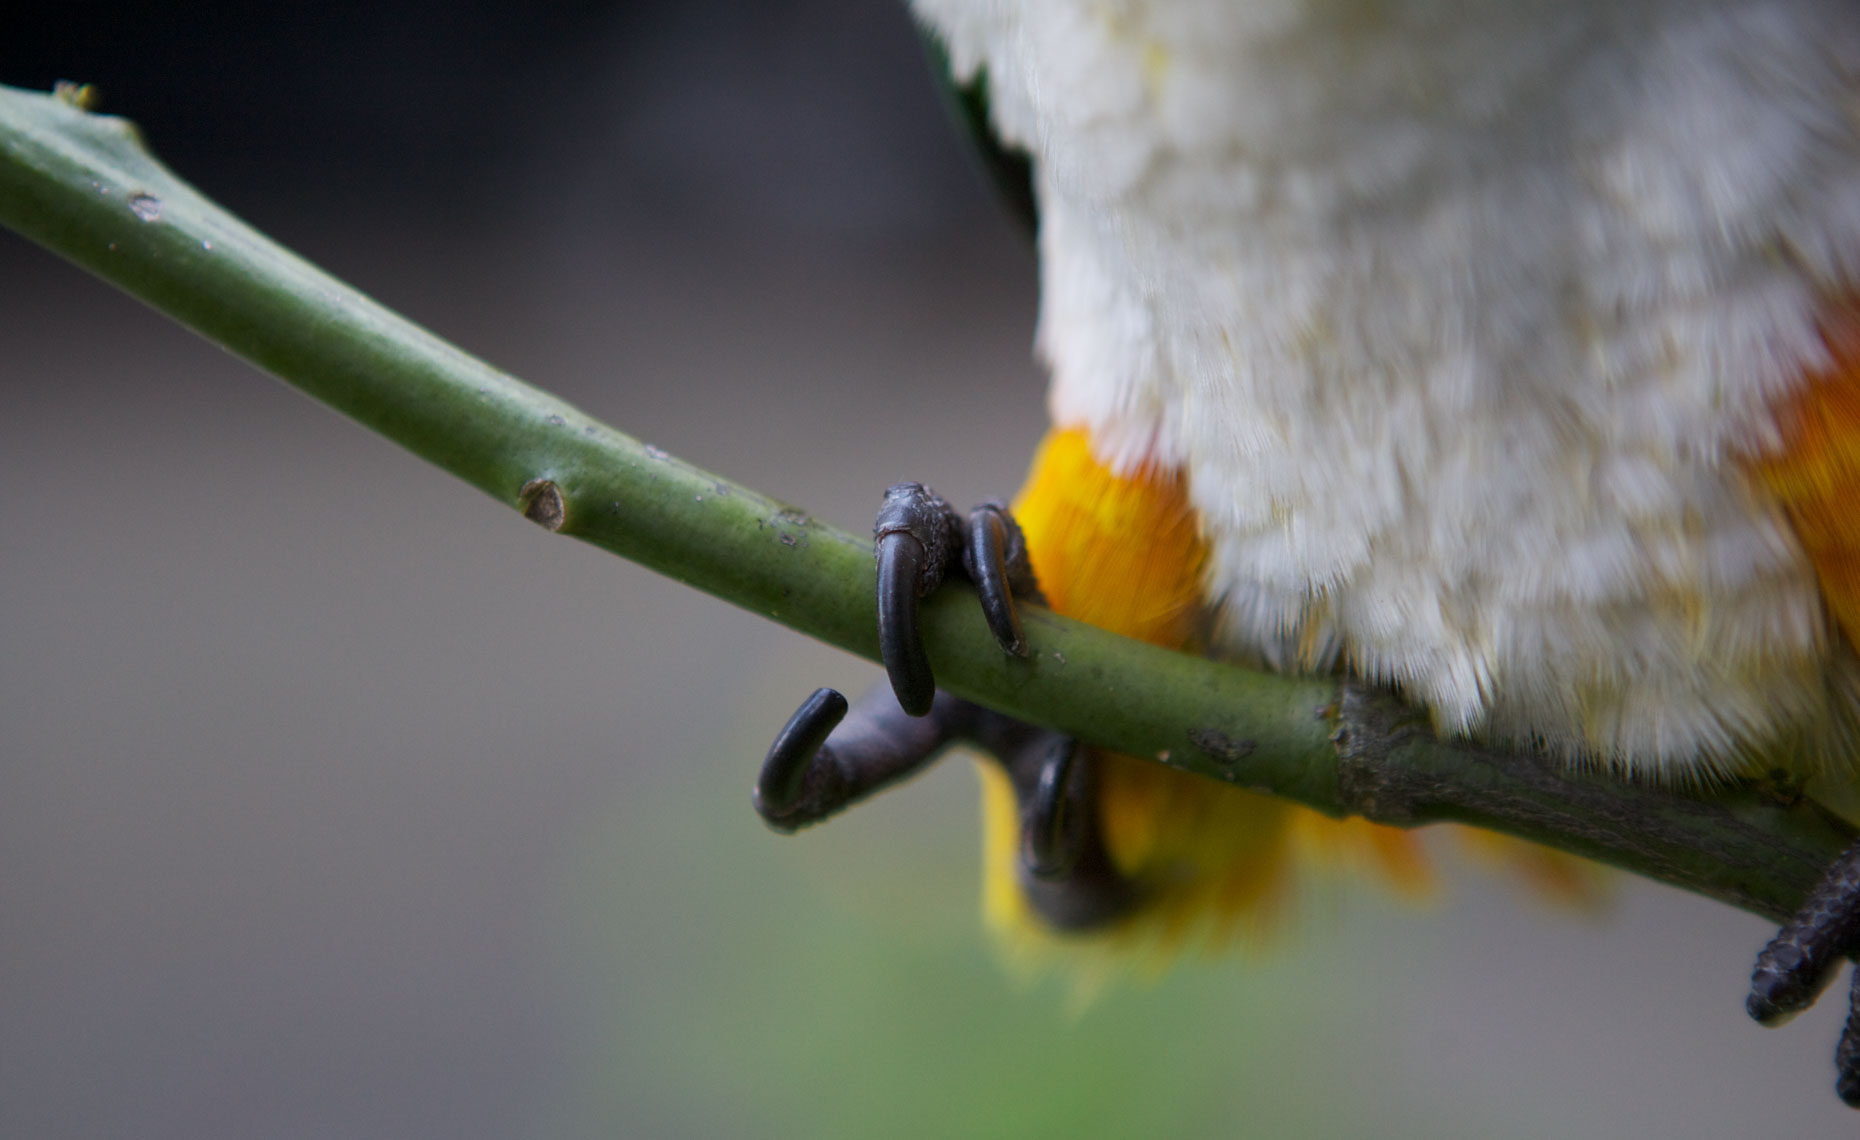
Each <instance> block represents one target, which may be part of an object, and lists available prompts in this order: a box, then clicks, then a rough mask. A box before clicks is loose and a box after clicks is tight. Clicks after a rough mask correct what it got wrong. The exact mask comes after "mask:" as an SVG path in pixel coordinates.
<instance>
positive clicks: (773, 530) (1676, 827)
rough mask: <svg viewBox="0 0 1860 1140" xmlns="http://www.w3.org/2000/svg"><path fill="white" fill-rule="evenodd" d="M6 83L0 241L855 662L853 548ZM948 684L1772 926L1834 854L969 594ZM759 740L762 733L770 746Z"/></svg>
mask: <svg viewBox="0 0 1860 1140" xmlns="http://www.w3.org/2000/svg"><path fill="white" fill-rule="evenodd" d="M80 102H81V100H80V99H78V98H75V97H73V95H72V94H71V93H68V92H67V93H63V94H60V95H50V96H48V95H39V94H33V93H28V92H22V91H15V90H11V89H7V88H0V222H3V223H5V224H6V225H7V226H9V227H11V228H13V229H15V230H18V231H19V232H20V233H22V234H24V235H25V236H26V237H28V238H31V239H32V240H33V241H36V242H38V243H40V244H41V245H44V246H46V247H47V248H49V249H51V250H53V251H54V252H56V253H58V254H60V255H62V256H64V257H66V258H69V259H70V260H71V261H74V262H76V263H77V264H78V265H81V266H83V267H84V268H85V269H88V270H90V271H91V272H92V273H94V274H96V275H97V276H99V277H101V278H103V279H104V280H105V281H108V282H110V283H111V284H114V285H116V286H117V287H118V288H121V289H123V290H124V291H126V292H128V293H130V294H132V295H134V296H136V297H139V298H141V299H142V300H143V301H145V302H146V303H148V304H149V305H152V306H153V307H155V308H156V309H158V310H160V311H161V312H163V313H166V314H167V315H168V316H170V317H172V318H174V319H175V320H177V321H179V322H181V323H182V324H184V325H187V326H188V327H189V328H192V329H193V330H194V331H196V332H198V333H200V334H201V335H202V336H204V337H206V338H207V339H209V340H211V341H214V342H215V343H218V344H220V345H223V346H224V347H226V348H227V349H230V350H231V351H233V352H235V353H237V354H239V355H240V356H243V357H245V358H246V359H247V360H250V361H251V362H252V363H254V364H256V365H258V366H259V367H260V368H263V369H264V370H266V371H268V372H270V373H272V374H273V375H276V376H278V377H280V378H281V379H283V380H285V381H286V382H288V383H290V384H292V385H295V386H296V387H298V388H301V389H302V390H303V391H305V392H307V393H309V394H310V395H312V396H314V397H316V398H317V399H319V400H321V401H323V402H324V403H326V404H328V405H329V406H330V407H332V408H335V409H336V410H337V411H339V412H341V413H342V414H344V415H346V416H349V417H351V418H353V419H355V420H357V421H359V422H361V423H363V424H366V425H367V426H369V427H371V428H373V429H374V430H375V431H377V432H380V433H381V434H382V435H384V436H386V437H388V438H389V439H391V440H393V441H394V442H396V443H398V444H400V445H401V446H402V447H405V448H407V449H408V450H410V451H412V452H413V453H415V454H416V455H419V456H421V457H422V458H424V459H426V460H427V461H428V462H431V463H434V464H436V465H438V466H439V467H442V468H444V469H445V470H447V471H450V472H451V473H452V474H454V475H456V476H458V477H459V478H461V479H463V480H465V481H466V482H468V483H470V484H471V485H472V486H474V487H477V488H478V489H479V490H481V491H483V492H485V493H486V494H488V495H490V496H491V497H492V498H494V499H497V500H498V501H500V502H502V503H504V504H506V505H508V506H511V507H515V508H517V509H518V510H521V511H523V512H524V514H525V515H526V516H528V517H529V518H530V519H532V520H533V521H535V522H537V523H538V524H540V525H542V526H543V527H545V528H546V529H548V530H550V531H553V532H556V533H559V534H565V535H572V536H574V537H576V538H579V539H582V540H583V541H585V542H590V543H593V544H594V545H596V546H599V547H601V548H603V549H605V550H610V551H612V552H613V553H615V554H619V555H621V556H622V557H625V558H630V559H632V560H634V561H636V562H640V563H642V564H644V565H646V566H650V567H652V568H653V569H655V570H658V571H660V572H661V573H664V574H668V575H670V576H671V577H673V578H676V579H678V580H679V581H681V582H685V583H688V584H690V585H692V586H695V587H697V588H698V589H701V590H705V591H708V592H709V593H712V594H715V595H717V596H718V597H720V598H723V599H725V600H727V601H730V602H734V603H735V604H737V605H739V606H742V607H744V608H746V609H750V610H754V611H756V612H757V613H762V614H766V615H768V616H769V617H771V618H773V619H775V620H776V621H779V622H781V623H783V624H784V625H788V626H790V627H792V628H794V629H796V630H799V631H801V632H803V633H806V634H809V635H811V636H813V637H816V638H819V639H820V640H822V641H825V642H828V643H830V644H832V645H837V646H839V647H840V648H842V649H846V650H850V651H851V652H854V653H857V654H860V655H862V656H864V657H867V658H873V657H875V656H876V649H877V646H876V638H875V635H874V632H873V630H874V628H875V622H876V618H875V615H874V609H873V606H874V602H873V579H872V548H871V544H870V543H869V542H868V541H867V540H865V539H864V538H860V537H855V536H853V535H850V534H847V533H846V532H844V531H840V530H836V529H834V528H832V527H829V526H826V525H824V524H821V523H819V522H816V521H814V520H813V519H811V518H809V517H808V515H807V514H806V512H804V511H801V510H797V509H796V508H794V507H790V506H787V505H785V504H783V503H778V502H775V501H774V500H772V499H769V498H767V497H765V496H763V495H760V494H757V493H756V492H754V491H751V490H749V489H748V488H745V487H740V486H737V485H736V484H733V483H730V482H728V481H726V480H723V479H720V478H717V477H716V476H714V475H710V474H707V473H706V472H704V471H701V470H699V469H697V468H695V467H692V466H691V465H689V464H687V463H683V462H681V461H679V460H678V459H675V458H673V457H671V456H669V455H666V454H664V453H663V452H660V451H657V450H655V449H653V448H649V447H646V446H644V445H642V444H640V443H639V442H638V441H636V440H633V439H631V438H629V437H627V436H626V435H623V434H622V433H620V432H618V431H615V430H614V429H613V428H610V427H608V426H606V425H605V424H602V423H599V422H598V421H596V420H594V419H592V418H590V417H589V416H587V415H585V414H583V413H582V412H580V411H577V410H576V409H575V408H573V407H571V406H569V405H568V404H565V403H563V402H562V401H560V400H558V399H556V398H554V397H553V396H550V395H548V394H547V393H544V392H540V391H538V390H536V389H534V388H531V387H528V386H527V385H524V384H522V383H521V382H519V381H517V380H515V379H513V378H511V377H510V376H507V375H505V374H504V373H502V372H499V371H498V370H496V369H495V368H492V367H491V366H490V365H488V364H485V363H484V362H483V361H480V360H478V359H476V358H475V357H472V356H469V355H467V354H466V353H464V352H462V351H460V350H459V349H457V348H454V347H453V346H451V345H449V344H447V343H445V342H444V341H441V340H439V339H438V338H437V337H435V336H433V335H432V334H431V333H428V332H426V331H425V330H423V329H421V328H419V327H418V326H416V325H414V324H412V323H410V322H408V321H407V320H405V319H403V318H401V317H399V316H396V315H395V314H394V313H392V312H389V311H388V310H386V309H384V308H382V307H381V306H380V305H377V304H376V303H374V302H373V301H371V300H369V299H368V298H367V297H366V296H364V295H362V294H361V293H360V292H358V291H356V290H355V289H354V288H352V287H350V286H348V285H345V284H344V283H342V282H340V281H337V280H336V279H334V278H332V277H330V276H328V275H327V274H325V273H323V272H321V271H320V270H318V269H316V268H315V267H314V266H311V265H309V264H306V263H305V262H303V261H302V260H300V259H299V258H297V257H296V256H294V255H292V254H291V253H290V252H288V251H286V250H284V249H282V248H280V247H279V246H277V245H276V244H274V243H272V242H271V241H270V240H268V239H267V238H265V237H264V236H263V235H261V234H259V233H257V232H255V231H253V230H252V229H250V228H249V227H247V226H246V225H244V224H243V223H241V222H240V221H239V220H238V219H236V218H234V217H232V216H231V215H230V214H228V213H227V212H226V211H224V210H222V209H220V208H219V207H218V206H216V205H214V204H213V203H212V202H211V201H209V200H208V199H206V198H205V197H204V196H202V195H201V194H200V193H199V192H197V191H196V190H194V189H193V188H192V187H191V186H189V185H187V184H186V183H185V182H183V181H182V180H180V179H179V178H177V177H175V176H174V175H173V174H172V173H171V172H169V171H168V170H167V169H166V168H165V167H163V166H162V165H161V164H160V163H159V162H157V161H155V159H154V158H153V157H152V156H151V155H150V154H149V153H148V152H147V151H146V150H145V149H144V148H143V146H142V143H141V140H140V138H139V137H138V135H137V132H136V130H135V128H134V127H133V126H132V125H131V124H129V123H128V122H126V121H125V120H122V119H118V118H110V117H105V116H99V115H93V114H90V113H88V112H86V111H85V110H83V109H82V108H81V107H80V106H79V103H80ZM924 622H925V638H924V639H925V643H926V645H927V646H928V648H929V651H930V655H931V658H932V660H933V661H934V663H935V666H936V671H937V677H938V679H939V681H940V682H941V683H942V685H943V686H944V687H945V688H947V689H948V690H949V691H951V692H953V693H955V694H957V695H959V696H963V697H967V698H969V699H972V700H975V701H979V702H980V703H982V704H985V705H988V706H990V707H993V708H996V709H999V710H1001V711H1003V712H1006V713H1010V714H1012V715H1014V716H1017V717H1020V718H1022V719H1025V720H1028V721H1032V722H1035V723H1038V724H1043V725H1050V726H1052V727H1055V728H1059V729H1063V730H1065V731H1067V732H1070V733H1072V734H1074V735H1076V736H1078V737H1080V738H1082V739H1085V740H1089V741H1092V742H1093V743H1096V744H1100V745H1103V746H1106V747H1109V748H1115V749H1118V750H1120V751H1123V752H1128V753H1132V754H1134V755H1138V756H1149V757H1155V758H1156V759H1157V760H1159V761H1161V762H1163V763H1166V764H1170V765H1173V766H1175V767H1177V768H1181V769H1184V770H1187V771H1190V772H1198V773H1201V774H1203V775H1206V776H1211V777H1213V778H1215V779H1219V780H1224V781H1226V782H1228V783H1232V784H1237V785H1240V786H1242V787H1247V788H1252V789H1255V790H1258V791H1262V792H1266V793H1269V794H1272V795H1276V796H1283V797H1286V798H1288V799H1292V800H1296V801H1298V802H1299V803H1303V804H1306V805H1308V806H1310V807H1313V808H1316V809H1317V810H1319V811H1323V812H1327V813H1330V814H1332V815H1347V814H1357V815H1362V816H1365V817H1367V818H1369V819H1372V820H1376V821H1379V822H1384V823H1392V824H1397V825H1401V826H1412V825H1419V824H1425V823H1431V822H1437V821H1442V820H1451V821H1456V822H1462V823H1470V824H1476V825H1479V826H1482V827H1489V828H1492V829H1495V830H1498V831H1505V832H1510V833H1512V834H1514V835H1519V836H1523V837H1524V838H1527V839H1532V840H1536V841H1538V842H1541V843H1545V844H1548V845H1550V846H1553V847H1559V848H1562V849H1564V850H1567V851H1572V852H1575V853H1577V854H1580V855H1586V856H1589V857H1591V858H1594V859H1598V860H1601V861H1603V862H1607V863H1612V864H1614V865H1616V866H1620V867H1623V868H1626V869H1627V870H1630V871H1634V872H1637V873H1639V874H1642V875H1646V876H1648V877H1650V878H1653V879H1657V880H1660V881H1662V882H1667V883H1671V884H1674V885H1676V886H1680V887H1683V888H1685V889H1688V890H1692V891H1696V892H1698V893H1700V894H1703V895H1707V896H1709V897H1712V898H1716V899H1720V900H1723V901H1725V902H1728V903H1732V904H1734V905H1736V906H1740V907H1743V908H1745V909H1748V910H1751V911H1754V912H1756V913H1759V914H1762V915H1766V916H1768V917H1771V918H1781V917H1783V916H1785V915H1786V914H1787V913H1788V912H1790V911H1791V910H1793V908H1794V907H1795V905H1796V904H1797V903H1798V902H1799V901H1800V900H1801V898H1802V896H1803V895H1804V894H1805V893H1806V892H1807V890H1808V888H1809V887H1810V885H1811V884H1812V883H1813V882H1814V881H1815V879H1816V878H1817V876H1818V875H1819V874H1820V873H1821V870H1822V869H1823V868H1824V867H1826V866H1827V864H1828V863H1829V862H1830V861H1831V860H1832V859H1833V858H1834V857H1835V856H1836V855H1837V854H1838V853H1839V852H1840V851H1841V849H1842V848H1843V847H1844V846H1845V845H1846V844H1847V842H1848V841H1849V840H1850V839H1851V838H1852V832H1851V831H1850V829H1848V828H1847V827H1846V826H1845V825H1844V824H1842V823H1840V822H1839V821H1837V820H1836V819H1834V818H1833V817H1832V816H1831V815H1829V814H1828V813H1826V812H1824V811H1822V810H1820V809H1819V808H1817V807H1816V806H1814V805H1813V804H1811V803H1809V802H1807V801H1805V800H1801V799H1799V798H1797V799H1791V798H1789V797H1787V796H1784V795H1781V794H1779V793H1777V792H1775V791H1774V790H1769V789H1764V788H1759V787H1755V786H1749V787H1743V788H1739V789H1735V790H1732V791H1729V792H1727V793H1725V794H1723V795H1719V796H1716V797H1714V798H1711V799H1693V798H1688V797H1685V796H1681V795H1678V794H1676V793H1673V792H1669V791H1664V790H1660V789H1654V788H1645V787H1637V786H1631V785H1627V784H1623V783H1619V782H1614V781H1608V780H1600V779H1590V778H1585V777H1580V776H1574V775H1569V774H1566V773H1562V772H1559V771H1557V770H1555V769H1554V768H1553V767H1552V766H1550V765H1549V764H1548V763H1546V762H1545V761H1544V760H1542V759H1541V758H1538V757H1536V756H1531V755H1519V754H1510V753H1502V752H1496V751H1491V750H1486V749H1482V748H1478V747H1474V746H1471V745H1466V744H1459V743H1452V742H1442V741H1440V740H1437V739H1436V738H1434V736H1433V735H1432V734H1431V733H1430V732H1429V731H1428V730H1427V728H1426V725H1425V720H1424V719H1419V720H1417V718H1416V716H1415V714H1413V713H1412V712H1411V711H1410V710H1408V709H1406V708H1405V707H1404V706H1402V705H1401V704H1400V703H1399V702H1397V701H1396V700H1394V699H1393V698H1391V697H1389V696H1388V695H1386V694H1383V693H1379V692H1375V691H1372V690H1369V689H1366V688H1362V687H1359V686H1356V685H1354V684H1352V683H1349V682H1344V681H1339V680H1337V679H1334V678H1321V677H1320V678H1311V677H1286V676H1279V675H1275V674H1265V673H1254V672H1248V671H1245V670H1241V669H1236V668H1233V667H1231V666H1227V665H1223V664H1219V663H1216V662H1213V661H1207V660H1203V659H1200V658H1195V657H1189V656H1186V655H1183V654H1177V653H1170V652H1167V651H1164V650H1160V649H1157V648H1155V647H1153V646H1149V645H1144V644H1141V643H1139V642H1135V641H1130V640H1127V639H1125V638H1121V637H1117V636H1114V635H1112V634H1108V633H1105V632H1103V631H1101V630H1097V629H1093V628H1091V627H1089V626H1085V625H1081V624H1079V623H1077V622H1073V621H1068V620H1066V619H1064V618H1061V617H1058V616H1056V615H1054V614H1051V613H1047V612H1044V611H1040V610H1032V611H1031V612H1029V613H1027V614H1026V615H1025V625H1026V631H1027V635H1028V638H1029V641H1030V643H1031V645H1032V647H1033V653H1032V655H1031V656H1030V657H1029V658H1028V659H1026V660H1016V659H1012V658H1009V657H1007V656H1005V655H1003V654H1002V653H1001V652H1000V650H999V649H997V648H996V647H995V645H994V643H993V641H992V640H991V638H990V637H989V635H988V632H987V630H986V628H985V626H984V624H983V621H982V617H981V614H980V612H979V610H978V609H977V607H976V605H975V604H974V599H973V597H972V596H965V591H964V590H963V589H962V588H959V587H958V588H950V589H945V590H943V591H941V592H939V594H938V595H937V596H936V597H934V598H932V599H931V600H930V601H929V602H927V603H926V605H925V608H924ZM771 727H773V726H771Z"/></svg>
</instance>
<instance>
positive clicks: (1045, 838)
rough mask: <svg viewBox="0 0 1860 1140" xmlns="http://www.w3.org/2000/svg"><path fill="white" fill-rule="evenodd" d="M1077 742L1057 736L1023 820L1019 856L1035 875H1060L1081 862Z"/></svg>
mask: <svg viewBox="0 0 1860 1140" xmlns="http://www.w3.org/2000/svg"><path fill="white" fill-rule="evenodd" d="M1078 754H1079V747H1078V743H1077V742H1076V741H1074V740H1072V739H1071V738H1070V737H1060V738H1058V739H1057V740H1055V741H1054V742H1053V744H1052V746H1051V747H1050V748H1049V749H1048V751H1047V756H1046V759H1045V760H1044V761H1042V762H1041V764H1040V773H1039V778H1038V782H1037V783H1036V784H1035V785H1034V790H1033V794H1032V795H1031V796H1029V797H1027V803H1026V805H1025V809H1024V811H1023V813H1022V816H1021V824H1020V853H1021V854H1020V859H1021V864H1022V865H1023V866H1024V867H1026V869H1027V873H1028V874H1030V875H1032V876H1033V877H1034V878H1036V879H1059V878H1063V877H1065V876H1066V875H1067V874H1069V873H1071V871H1072V869H1073V868H1074V867H1076V866H1078V861H1079V854H1080V847H1081V843H1080V840H1081V839H1082V837H1083V831H1082V829H1080V828H1078V827H1075V826H1072V816H1073V814H1074V810H1073V801H1074V800H1076V799H1078V798H1079V796H1078V790H1077V787H1076V785H1077V783H1078V781H1077V780H1076V779H1075V778H1074V776H1075V774H1076V773H1077V772H1078V770H1079V768H1080V765H1079V764H1078V763H1077V761H1078Z"/></svg>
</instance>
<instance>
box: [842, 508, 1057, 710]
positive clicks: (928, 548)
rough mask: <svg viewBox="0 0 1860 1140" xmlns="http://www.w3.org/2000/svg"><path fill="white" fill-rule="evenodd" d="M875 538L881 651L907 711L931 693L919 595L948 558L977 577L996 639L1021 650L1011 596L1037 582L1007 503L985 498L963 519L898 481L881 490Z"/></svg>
mask: <svg viewBox="0 0 1860 1140" xmlns="http://www.w3.org/2000/svg"><path fill="white" fill-rule="evenodd" d="M872 538H873V545H874V551H875V556H876V559H877V563H878V653H879V658H880V659H881V660H882V661H883V662H884V663H885V675H886V676H887V677H889V678H890V680H891V689H892V692H893V693H895V694H897V698H898V704H899V706H900V707H902V708H903V709H904V711H905V712H907V713H909V714H911V715H912V716H923V715H925V714H926V713H928V712H929V711H930V704H931V701H932V700H933V699H934V698H935V696H936V676H935V674H934V673H933V672H932V671H931V668H930V658H929V656H928V655H927V654H926V653H925V652H924V647H923V635H922V632H921V630H920V628H919V624H918V616H917V613H918V603H919V602H920V601H921V600H922V599H923V597H924V596H925V595H927V594H929V593H930V591H932V590H934V589H936V588H937V586H938V585H939V584H940V583H941V582H942V581H943V577H944V575H945V574H946V573H947V572H948V571H949V570H950V569H951V568H952V566H953V568H956V569H960V570H962V571H963V572H964V573H965V574H967V576H968V577H969V578H970V580H971V581H973V582H974V583H975V585H976V589H977V590H978V591H979V592H980V594H981V600H982V613H983V615H984V616H985V617H986V618H987V620H988V628H989V630H990V631H991V632H993V634H994V637H995V641H996V642H997V643H998V644H999V645H1000V646H1001V648H1002V649H1003V650H1004V651H1005V652H1007V653H1010V654H1012V655H1014V656H1016V657H1024V656H1026V654H1027V640H1026V637H1025V636H1024V635H1023V634H1022V632H1021V627H1020V618H1019V616H1018V614H1017V613H1016V612H1015V608H1014V598H1015V597H1016V596H1017V595H1018V596H1020V597H1023V598H1031V599H1037V598H1038V597H1039V585H1038V583H1037V582H1036V581H1035V579H1034V576H1033V568H1032V565H1031V563H1030V562H1029V561H1028V558H1027V544H1026V540H1025V539H1024V538H1023V537H1022V535H1021V532H1020V526H1019V524H1017V523H1016V522H1015V521H1014V516H1013V515H1012V514H1011V513H1010V512H1009V511H1008V509H1007V507H1006V506H1004V505H1003V504H1001V503H999V502H987V503H983V504H982V505H981V506H979V507H976V508H975V510H974V511H973V512H972V513H971V514H970V516H969V519H968V521H967V522H966V523H965V522H964V521H963V519H962V518H961V517H960V516H958V515H957V514H956V512H955V511H954V510H953V509H951V507H950V506H949V504H948V503H946V502H944V501H943V499H942V497H941V496H939V495H937V493H936V492H934V491H932V490H930V489H929V488H928V487H925V486H924V485H923V484H921V483H898V484H896V485H894V486H892V487H890V488H888V489H887V490H886V491H885V502H884V505H883V506H881V507H880V508H879V511H878V519H877V521H876V523H875V524H874V525H873V527H872ZM957 551H961V552H962V553H961V558H960V560H958V559H957V558H956V557H955V555H956V552H957Z"/></svg>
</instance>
